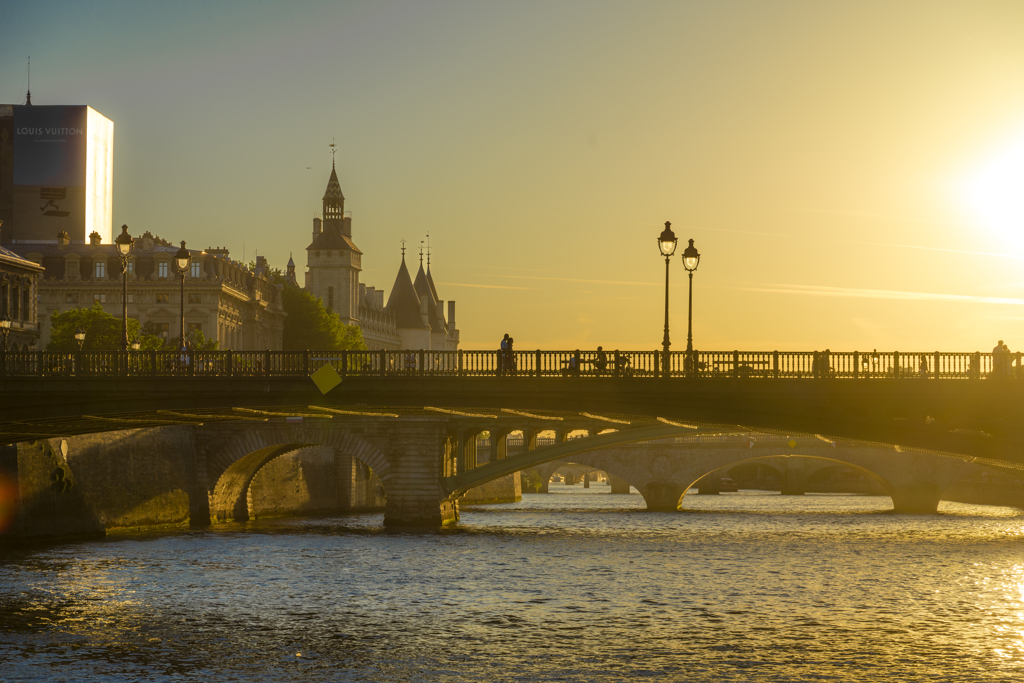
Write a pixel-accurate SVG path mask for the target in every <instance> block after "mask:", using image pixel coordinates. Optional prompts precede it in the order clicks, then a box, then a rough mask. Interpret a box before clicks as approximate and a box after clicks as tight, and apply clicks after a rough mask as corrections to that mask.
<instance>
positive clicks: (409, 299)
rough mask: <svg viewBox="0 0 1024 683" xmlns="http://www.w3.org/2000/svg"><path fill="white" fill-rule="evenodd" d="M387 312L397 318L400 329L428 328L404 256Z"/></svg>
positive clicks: (389, 298)
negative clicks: (421, 313) (421, 315)
mask: <svg viewBox="0 0 1024 683" xmlns="http://www.w3.org/2000/svg"><path fill="white" fill-rule="evenodd" d="M385 310H387V311H388V312H389V313H391V314H393V315H394V316H395V322H396V325H397V326H398V327H401V328H415V329H422V328H424V327H426V325H424V324H423V318H421V317H420V297H419V295H418V294H416V288H415V287H414V286H413V284H412V277H411V276H410V275H409V269H408V268H406V267H405V255H404V254H403V255H402V265H401V266H400V267H399V269H398V276H397V277H395V284H394V285H393V286H392V287H391V296H389V297H388V305H387V306H386V308H385Z"/></svg>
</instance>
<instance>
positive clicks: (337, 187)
mask: <svg viewBox="0 0 1024 683" xmlns="http://www.w3.org/2000/svg"><path fill="white" fill-rule="evenodd" d="M328 200H333V201H337V200H341V201H344V200H345V195H344V194H342V193H341V183H339V182H338V172H337V171H335V170H334V162H331V177H330V179H328V181H327V190H326V191H325V192H324V201H325V202H326V201H328Z"/></svg>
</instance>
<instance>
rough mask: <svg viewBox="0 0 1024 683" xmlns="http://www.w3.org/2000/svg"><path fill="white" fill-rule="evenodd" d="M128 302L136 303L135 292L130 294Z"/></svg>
mask: <svg viewBox="0 0 1024 683" xmlns="http://www.w3.org/2000/svg"><path fill="white" fill-rule="evenodd" d="M128 303H130V304H133V303H135V295H134V294H132V293H129V294H128Z"/></svg>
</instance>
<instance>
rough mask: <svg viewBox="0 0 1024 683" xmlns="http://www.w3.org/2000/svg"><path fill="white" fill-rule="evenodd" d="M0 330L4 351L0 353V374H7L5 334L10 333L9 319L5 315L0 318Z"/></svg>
mask: <svg viewBox="0 0 1024 683" xmlns="http://www.w3.org/2000/svg"><path fill="white" fill-rule="evenodd" d="M0 331H3V334H4V352H3V354H0V375H6V374H7V335H9V334H10V333H11V319H10V318H8V317H7V316H6V315H5V316H4V317H2V318H0Z"/></svg>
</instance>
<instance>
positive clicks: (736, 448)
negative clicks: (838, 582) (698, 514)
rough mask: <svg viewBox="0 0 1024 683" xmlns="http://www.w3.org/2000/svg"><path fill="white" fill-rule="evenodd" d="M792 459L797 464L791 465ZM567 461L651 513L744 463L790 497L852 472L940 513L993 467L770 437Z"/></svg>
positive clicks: (907, 509) (634, 449)
mask: <svg viewBox="0 0 1024 683" xmlns="http://www.w3.org/2000/svg"><path fill="white" fill-rule="evenodd" d="M580 441H586V440H580ZM581 445H582V444H581ZM789 459H792V464H790V463H787V462H786V461H787V460H789ZM565 460H567V461H570V460H571V462H572V463H577V464H581V465H586V466H588V467H592V468H594V469H599V470H604V471H605V472H607V473H608V474H609V475H612V476H614V477H617V478H619V479H622V480H624V481H626V482H628V483H629V484H630V485H632V486H633V487H635V488H636V489H637V490H638V491H639V492H640V494H641V495H642V496H643V497H644V500H645V502H646V503H647V508H648V509H649V510H659V511H669V510H678V509H679V507H680V503H681V501H682V498H683V496H684V495H685V493H686V491H687V490H688V489H690V488H691V487H692V486H694V485H696V484H697V482H698V481H699V480H701V479H702V478H703V477H705V476H706V475H708V474H710V473H712V472H715V471H716V470H721V469H724V468H728V467H730V466H735V465H738V464H742V463H754V462H760V463H764V464H766V465H769V466H772V467H775V468H776V469H778V470H779V471H780V473H783V474H784V476H785V478H786V481H785V486H786V488H787V490H788V492H790V493H796V492H803V491H804V489H805V488H806V484H807V481H808V480H809V479H810V477H812V476H813V475H814V474H815V472H817V471H819V470H821V469H824V468H827V467H832V466H835V465H844V466H847V467H851V468H853V469H855V470H857V471H860V472H862V473H864V474H866V475H867V476H869V477H871V478H872V479H874V480H875V481H877V482H878V483H879V484H880V485H881V486H882V488H883V489H884V490H885V491H886V492H887V493H888V494H889V496H890V497H891V498H892V501H893V509H894V510H895V511H896V512H900V513H930V512H935V510H936V509H937V507H938V504H939V501H940V499H941V497H942V493H943V492H944V491H946V490H947V489H949V488H950V487H951V486H952V485H953V484H955V483H956V482H958V481H960V480H962V479H966V478H968V477H971V476H974V475H977V474H979V473H981V472H982V471H984V470H985V469H988V468H985V467H983V466H981V465H978V464H976V463H973V462H967V461H965V460H961V459H958V458H951V457H943V456H938V455H933V454H927V453H903V452H900V451H897V450H895V449H894V448H891V447H888V448H887V447H883V446H871V445H864V444H858V443H855V442H826V441H822V440H820V439H817V438H815V437H810V438H807V437H793V438H787V437H778V436H773V435H767V434H749V435H743V436H738V435H725V436H710V435H709V436H696V437H682V438H679V439H665V440H659V441H656V442H651V443H643V444H634V445H620V446H614V447H606V448H600V449H597V450H590V451H585V452H581V453H578V454H576V455H573V456H570V457H568V458H565ZM545 469H546V468H545Z"/></svg>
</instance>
